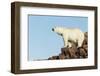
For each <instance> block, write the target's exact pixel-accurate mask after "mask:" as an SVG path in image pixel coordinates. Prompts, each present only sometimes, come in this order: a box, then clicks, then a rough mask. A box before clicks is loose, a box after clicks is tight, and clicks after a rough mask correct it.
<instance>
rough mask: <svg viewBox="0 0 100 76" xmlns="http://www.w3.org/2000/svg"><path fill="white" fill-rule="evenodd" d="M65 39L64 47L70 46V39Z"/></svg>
mask: <svg viewBox="0 0 100 76" xmlns="http://www.w3.org/2000/svg"><path fill="white" fill-rule="evenodd" d="M63 39H64V47H68V39H66V38H63Z"/></svg>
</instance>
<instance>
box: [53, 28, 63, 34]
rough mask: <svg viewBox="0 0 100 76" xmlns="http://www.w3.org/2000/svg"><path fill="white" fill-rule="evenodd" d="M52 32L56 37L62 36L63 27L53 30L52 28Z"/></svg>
mask: <svg viewBox="0 0 100 76" xmlns="http://www.w3.org/2000/svg"><path fill="white" fill-rule="evenodd" d="M52 31H54V32H56V33H57V34H58V35H61V36H62V35H63V32H64V28H63V27H55V28H52Z"/></svg>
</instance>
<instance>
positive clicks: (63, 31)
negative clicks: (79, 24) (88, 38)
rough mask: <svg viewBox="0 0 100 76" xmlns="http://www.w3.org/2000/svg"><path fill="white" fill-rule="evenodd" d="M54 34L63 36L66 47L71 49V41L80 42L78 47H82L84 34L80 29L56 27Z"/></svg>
mask: <svg viewBox="0 0 100 76" xmlns="http://www.w3.org/2000/svg"><path fill="white" fill-rule="evenodd" d="M54 32H56V33H57V34H59V35H61V36H62V37H63V39H64V47H67V46H69V47H71V46H72V45H71V43H70V42H69V40H70V41H74V42H78V47H81V45H82V43H83V40H84V33H83V32H82V31H81V30H80V29H78V28H72V29H71V28H64V27H55V28H54Z"/></svg>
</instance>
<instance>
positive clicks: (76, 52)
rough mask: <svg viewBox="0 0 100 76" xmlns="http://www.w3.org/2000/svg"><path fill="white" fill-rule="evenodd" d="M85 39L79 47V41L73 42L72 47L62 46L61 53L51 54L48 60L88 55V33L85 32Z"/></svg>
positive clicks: (85, 56)
mask: <svg viewBox="0 0 100 76" xmlns="http://www.w3.org/2000/svg"><path fill="white" fill-rule="evenodd" d="M84 36H85V38H84V41H83V44H82V46H81V47H77V43H74V42H72V47H64V48H61V53H60V54H58V55H57V56H51V57H49V58H48V60H57V59H80V58H87V57H88V33H87V32H85V33H84Z"/></svg>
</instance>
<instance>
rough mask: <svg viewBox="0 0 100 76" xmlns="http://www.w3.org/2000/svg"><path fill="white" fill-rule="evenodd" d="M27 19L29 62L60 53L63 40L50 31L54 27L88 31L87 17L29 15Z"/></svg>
mask: <svg viewBox="0 0 100 76" xmlns="http://www.w3.org/2000/svg"><path fill="white" fill-rule="evenodd" d="M28 19H29V20H28V21H29V22H28V23H29V24H28V27H29V28H28V30H29V32H28V34H29V38H28V39H29V40H28V41H29V47H28V48H29V60H37V59H47V58H48V57H50V56H53V55H58V54H59V53H60V51H61V48H62V47H63V46H64V44H63V39H62V38H61V37H60V36H59V35H57V34H56V33H55V32H53V31H52V28H53V27H55V26H63V27H68V28H79V29H81V30H82V31H83V32H86V31H88V18H87V17H77V16H76V17H75V16H73V17H72V16H43V15H29V16H28Z"/></svg>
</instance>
